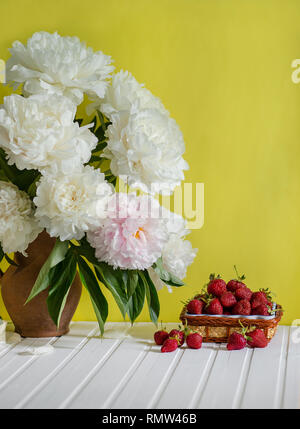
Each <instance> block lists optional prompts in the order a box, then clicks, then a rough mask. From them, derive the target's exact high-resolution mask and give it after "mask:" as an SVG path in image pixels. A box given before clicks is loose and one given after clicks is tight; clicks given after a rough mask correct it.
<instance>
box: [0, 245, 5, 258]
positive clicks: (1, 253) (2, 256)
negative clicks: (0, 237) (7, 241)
mask: <svg viewBox="0 0 300 429" xmlns="http://www.w3.org/2000/svg"><path fill="white" fill-rule="evenodd" d="M4 255H5V253H4V252H3V249H2V246H1V244H0V262H1V261H2V259H3V258H4Z"/></svg>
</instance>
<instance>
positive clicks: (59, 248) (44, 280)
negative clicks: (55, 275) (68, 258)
mask: <svg viewBox="0 0 300 429" xmlns="http://www.w3.org/2000/svg"><path fill="white" fill-rule="evenodd" d="M67 251H68V242H67V241H60V240H56V243H55V245H54V247H53V249H52V252H51V253H50V255H49V257H48V259H47V260H46V262H45V263H44V265H43V266H42V268H41V270H40V272H39V274H38V276H37V279H36V281H35V283H34V285H33V288H32V289H31V292H30V295H29V297H28V298H27V301H26V303H25V304H27V302H29V301H31V300H32V298H34V297H35V296H36V295H38V294H39V293H40V292H42V291H43V290H45V289H47V287H48V286H49V284H50V277H49V272H50V269H51V268H53V267H55V266H56V265H57V264H59V263H60V262H61V261H63V260H64V258H65V255H66V253H67Z"/></svg>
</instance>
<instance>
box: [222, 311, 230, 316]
mask: <svg viewBox="0 0 300 429" xmlns="http://www.w3.org/2000/svg"><path fill="white" fill-rule="evenodd" d="M223 314H224V316H225V315H226V316H230V315H231V312H230V311H229V310H225V311H223Z"/></svg>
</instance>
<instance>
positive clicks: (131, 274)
mask: <svg viewBox="0 0 300 429" xmlns="http://www.w3.org/2000/svg"><path fill="white" fill-rule="evenodd" d="M127 275H128V281H127V299H129V298H130V297H131V296H132V295H133V294H134V292H135V289H136V287H137V285H138V281H139V275H138V272H137V271H136V270H128V271H127Z"/></svg>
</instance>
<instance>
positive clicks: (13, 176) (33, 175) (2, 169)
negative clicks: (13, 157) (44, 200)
mask: <svg viewBox="0 0 300 429" xmlns="http://www.w3.org/2000/svg"><path fill="white" fill-rule="evenodd" d="M39 177H40V173H39V172H38V171H37V170H21V171H20V170H18V169H17V167H16V166H15V165H8V162H7V160H6V155H5V152H4V150H3V149H0V180H4V181H8V182H11V183H13V184H14V185H16V186H17V187H18V188H19V189H20V191H25V192H28V190H29V188H30V187H31V186H32V184H33V183H35V182H36V181H37V180H38V178H39ZM32 190H33V189H31V194H32V195H31V196H32V197H34V196H35V192H34V194H33V193H32Z"/></svg>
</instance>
